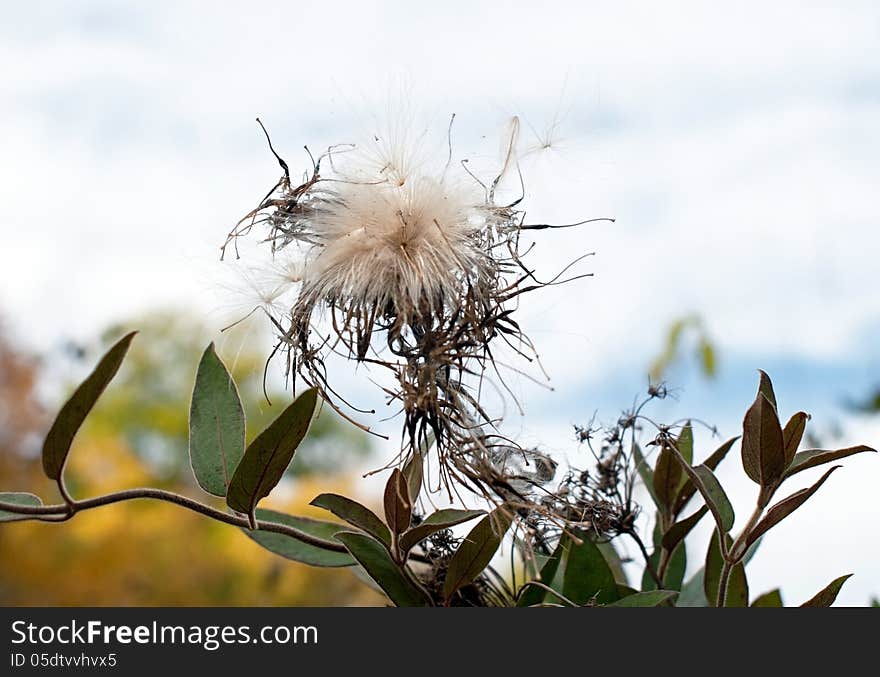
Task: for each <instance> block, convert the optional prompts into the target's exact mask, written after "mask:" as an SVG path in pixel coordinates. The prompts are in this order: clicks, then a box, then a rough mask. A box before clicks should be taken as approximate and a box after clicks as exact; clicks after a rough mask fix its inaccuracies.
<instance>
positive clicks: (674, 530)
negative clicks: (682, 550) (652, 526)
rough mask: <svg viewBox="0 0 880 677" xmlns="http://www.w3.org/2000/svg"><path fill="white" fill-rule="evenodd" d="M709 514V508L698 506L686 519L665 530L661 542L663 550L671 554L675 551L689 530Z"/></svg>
mask: <svg viewBox="0 0 880 677" xmlns="http://www.w3.org/2000/svg"><path fill="white" fill-rule="evenodd" d="M707 512H709V508H708V507H706V506H705V505H704V506H700V509H699V510H697V511H696V512H695V513H694V514H693V515H691V516H690V517H686V518H685V519H683V520H681V521H680V522H676V523H675V524H673V525H672V526H671V527H669V529H667V530H666V533H665V534H663V540H662V541H661V543H662V545H663V547H664V548H666V549H667V550H669V551H670V552H672V551H673V550H675V547H676V546H677V545H678V544H679V543H680V542H681V541H683V540H684V539H685V537H686V536H687V535H688V534H689V533H690V532H691V530H692V529H693V528H694V527H695V526H697V522H699V521H700V520H701V519H703V515H705V514H706V513H707Z"/></svg>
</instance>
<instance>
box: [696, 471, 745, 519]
mask: <svg viewBox="0 0 880 677" xmlns="http://www.w3.org/2000/svg"><path fill="white" fill-rule="evenodd" d="M694 474H695V477H694V483H695V484H696V485H697V490H698V491H699V492H700V494H701V495H702V496H703V498H704V499H705V501H706V505H707V506H709V510H711V511H712V513H713V515H714V517H715V520H716V522H717V523H718V524H719V525H720V526H721V529H722V530H723V531H725V532H728V531H730V530H731V529H732V528H733V523H734V522H735V521H736V516H735V515H734V513H733V506H732V505H731V504H730V499H729V498H727V493H726V492H725V491H724V488H723V487H722V486H721V483H720V482H719V481H718V478H717V477H715V473H713V472H712V470H710V469H709V468H707V467H706V466H705V465H698V466H697V467H696V468H694Z"/></svg>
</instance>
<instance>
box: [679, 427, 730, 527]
mask: <svg viewBox="0 0 880 677" xmlns="http://www.w3.org/2000/svg"><path fill="white" fill-rule="evenodd" d="M738 439H739V437H732V438H730V439H729V440H727V441H726V442H725V443H724V444H722V445H721V446H720V447H718V449H716V450H715V451H714V452H713V453H712V455H711V456H709V458H707V459H706V460H705V461H703V465H704V466H706V467H707V468H709V469H711V470H713V471H714V470H715V469H716V468H717V467H718V465H719V464H720V463H721V461H723V460H724V457H725V456H727V452H728V451H730V449H731V448H732V447H733V445H734V443H735V442H736V441H737V440H738ZM695 493H697V487H696V486H695V485H694V482H693V480H692V479H691V478H690V477H688V478H687V480H685V483H684V485H683V486H682V488H681V489H680V490H679V492H678V497H677V498H676V499H675V510H674V514H676V515H677V514H678V513H680V512H681V510H682V508H684V506H685V505H687V503H688V501H690V500H691V498H693V495H694V494H695Z"/></svg>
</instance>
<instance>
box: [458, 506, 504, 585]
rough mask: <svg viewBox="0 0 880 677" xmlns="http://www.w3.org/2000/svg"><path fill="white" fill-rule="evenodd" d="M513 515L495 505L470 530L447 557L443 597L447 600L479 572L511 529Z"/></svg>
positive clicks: (487, 563) (486, 564) (502, 507)
mask: <svg viewBox="0 0 880 677" xmlns="http://www.w3.org/2000/svg"><path fill="white" fill-rule="evenodd" d="M511 521H512V517H511V515H510V512H509V511H508V509H506V508H505V507H504V506H500V507H498V508H495V510H493V511H492V512H491V513H489V514H488V515H486V516H485V517H484V518H483V519H481V520H480V521H479V522H478V523H477V525H476V526H475V527H474V528H473V529H471V531H470V533H469V534H468V535H467V536H466V537H465V539H464V540H463V541H462V542H461V545H459V546H458V550H456V551H455V554H454V555H452V558H451V559H450V560H449V566H448V568H447V570H446V580H445V581H444V582H443V597H444V598H445V599H447V600H448V599H450V598H451V597H452V595H454V594H455V592H456V591H457V590H459V589H460V588H462V587H463V586H465V585H467V584H468V583H470V582H471V581H472V580H474V579H475V578H476V577H477V576H479V575H480V573H482V571H483V569H485V568H486V567H487V566H488V565H489V562H490V561H491V560H492V557H493V556H494V555H495V552H496V551H497V550H498V547H499V546H500V545H501V539H502V538H503V537H504V534H505V533H506V532H507V530H508V529H509V528H510V524H511Z"/></svg>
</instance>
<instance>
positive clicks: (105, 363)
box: [43, 331, 137, 481]
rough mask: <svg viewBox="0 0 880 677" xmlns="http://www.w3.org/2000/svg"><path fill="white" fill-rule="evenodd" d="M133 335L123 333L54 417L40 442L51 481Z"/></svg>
mask: <svg viewBox="0 0 880 677" xmlns="http://www.w3.org/2000/svg"><path fill="white" fill-rule="evenodd" d="M135 334H137V332H136V331H133V332H131V333H129V334H126V335H125V336H123V337H122V338H121V339H119V341H117V342H116V344H114V345H113V347H112V348H110V350H108V351H107V353H106V354H105V355H104V357H102V358H101V361H100V362H98V366H97V367H95V370H94V371H93V372H92V373H91V374H89V376H88V377H87V378H86V380H85V381H83V382H82V383H81V384H80V386H79V387H78V388H77V389H76V390H75V391H74V393H73V395H71V396H70V399H69V400H67V402H65V403H64V406H63V407H61V411H59V412H58V416H56V417H55V421H54V422H53V423H52V427H51V428H50V429H49V433H48V434H47V435H46V440H45V441H44V442H43V471H44V472H45V473H46V476H47V477H48V478H49V479H50V480H55V481H58V480H60V479H61V473H62V472H63V470H64V464H65V462H66V461H67V455H68V454H69V453H70V445H71V444H73V438H74V437H75V436H76V433H77V431H78V430H79V429H80V426H82V424H83V421H85V419H86V416H88V414H89V412H90V411H91V410H92V408H93V407H94V406H95V403H96V402H97V401H98V398H99V397H100V396H101V393H103V392H104V389H105V388H106V387H107V385H108V384H109V383H110V381H111V380H112V379H113V377H114V376H116V372H117V371H119V367H120V366H121V365H122V361H123V360H124V359H125V354H126V353H127V352H128V348H129V346H130V345H131V340H132V339H133V338H134V335H135Z"/></svg>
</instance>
